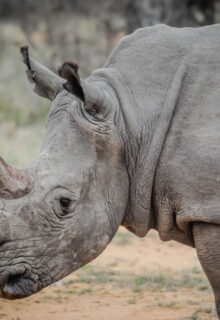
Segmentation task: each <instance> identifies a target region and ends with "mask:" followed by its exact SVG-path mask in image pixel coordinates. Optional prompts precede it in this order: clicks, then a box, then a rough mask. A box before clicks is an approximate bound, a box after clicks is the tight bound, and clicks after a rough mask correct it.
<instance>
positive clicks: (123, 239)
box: [112, 231, 135, 246]
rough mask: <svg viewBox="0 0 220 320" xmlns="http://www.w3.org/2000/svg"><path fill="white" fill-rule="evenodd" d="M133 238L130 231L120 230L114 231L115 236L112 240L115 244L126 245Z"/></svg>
mask: <svg viewBox="0 0 220 320" xmlns="http://www.w3.org/2000/svg"><path fill="white" fill-rule="evenodd" d="M134 238H135V236H134V235H133V234H132V233H130V232H121V231H118V232H117V233H116V236H115V237H114V239H113V240H112V242H113V243H115V244H117V245H121V246H123V245H127V244H129V243H131V241H132V240H133V239H134Z"/></svg>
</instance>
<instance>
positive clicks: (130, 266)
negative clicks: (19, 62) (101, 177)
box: [0, 228, 217, 320]
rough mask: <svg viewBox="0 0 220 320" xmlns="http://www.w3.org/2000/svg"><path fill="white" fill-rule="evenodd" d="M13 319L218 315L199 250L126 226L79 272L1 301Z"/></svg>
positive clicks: (3, 314) (1, 313) (179, 319)
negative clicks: (33, 292) (21, 297)
mask: <svg viewBox="0 0 220 320" xmlns="http://www.w3.org/2000/svg"><path fill="white" fill-rule="evenodd" d="M0 318H1V319H10V320H12V319H13V320H58V319H59V320H60V319H63V320H75V319H76V320H81V319H82V320H83V319H89V320H97V319H98V320H99V319H102V320H113V319H117V320H146V319H149V320H160V319H161V320H162V319H163V320H184V319H192V320H198V319H202V320H205V319H213V320H214V319H217V317H216V314H215V310H214V299H213V296H212V292H211V288H210V286H209V284H208V282H207V280H206V278H205V276H204V274H203V272H202V270H201V267H200V265H199V263H198V260H197V257H196V252H195V250H193V249H191V248H188V247H186V246H183V245H180V244H178V243H176V242H169V243H164V242H161V241H160V240H159V238H158V236H157V234H156V232H154V231H153V232H150V234H149V235H148V236H147V237H146V238H144V239H139V238H137V237H136V236H134V235H132V234H130V233H129V232H128V231H126V230H125V229H122V228H121V229H120V230H119V232H118V234H117V235H116V237H115V239H114V240H113V242H112V243H111V244H110V245H109V246H108V248H107V249H106V250H105V251H104V253H103V254H102V255H101V256H100V257H98V258H97V259H96V260H94V261H93V262H92V263H90V264H89V265H88V266H85V267H83V268H82V269H80V270H78V271H77V272H75V273H74V274H71V275H70V276H68V277H66V278H65V279H63V280H61V281H59V282H58V283H56V284H55V285H52V286H50V287H49V288H46V289H44V290H43V291H41V292H40V293H38V294H36V295H34V296H32V297H30V298H27V299H25V300H19V301H4V300H0Z"/></svg>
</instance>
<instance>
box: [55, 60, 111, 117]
mask: <svg viewBox="0 0 220 320" xmlns="http://www.w3.org/2000/svg"><path fill="white" fill-rule="evenodd" d="M59 75H60V76H61V77H62V78H64V79H66V80H67V81H66V82H65V83H64V85H63V87H64V88H65V89H66V90H67V91H69V92H70V93H72V94H73V95H75V96H76V97H78V98H79V99H80V100H82V101H83V102H84V103H85V109H86V111H88V112H92V114H94V113H103V111H105V110H106V109H107V106H108V107H109V106H110V104H111V102H110V99H109V96H108V94H107V93H106V92H104V91H103V90H101V89H100V88H98V87H97V86H96V85H94V84H93V83H91V81H89V80H84V79H81V78H80V77H79V75H78V65H77V64H76V63H75V62H72V61H70V62H65V63H64V64H63V65H62V66H61V67H60V68H59Z"/></svg>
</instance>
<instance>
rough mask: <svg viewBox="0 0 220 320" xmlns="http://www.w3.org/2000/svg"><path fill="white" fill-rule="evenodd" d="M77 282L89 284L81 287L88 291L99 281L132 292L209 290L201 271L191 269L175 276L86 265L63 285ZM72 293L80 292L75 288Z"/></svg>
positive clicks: (71, 285)
mask: <svg viewBox="0 0 220 320" xmlns="http://www.w3.org/2000/svg"><path fill="white" fill-rule="evenodd" d="M78 283H81V284H88V285H89V286H88V287H86V288H85V289H83V290H85V292H90V290H91V292H92V291H93V289H94V287H95V285H97V284H101V283H109V284H111V286H112V287H116V288H118V287H119V288H126V289H129V290H131V291H133V292H134V293H138V292H143V291H146V290H148V291H149V290H152V291H161V290H163V291H177V290H178V289H179V288H191V289H195V290H207V291H210V286H209V284H208V281H207V279H206V278H205V276H204V275H203V274H202V273H201V272H198V273H196V274H195V273H194V272H193V271H192V270H189V271H188V272H184V273H177V274H175V276H168V275H165V274H162V273H159V274H156V273H148V274H144V275H134V274H132V273H125V272H123V273H122V272H118V271H114V270H112V269H110V268H108V269H107V270H106V269H104V268H103V267H98V266H94V265H88V266H85V267H83V268H82V269H80V270H78V271H77V272H76V273H75V280H72V279H71V280H68V281H64V283H63V285H64V286H65V287H66V288H68V290H70V287H71V288H72V289H73V288H74V285H75V284H76V285H77V284H78ZM201 288H202V289H201ZM74 293H77V294H80V292H78V291H75V290H74ZM83 293H84V291H83ZM81 294H82V293H81Z"/></svg>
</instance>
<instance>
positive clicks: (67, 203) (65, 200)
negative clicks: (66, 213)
mask: <svg viewBox="0 0 220 320" xmlns="http://www.w3.org/2000/svg"><path fill="white" fill-rule="evenodd" d="M70 204H71V200H70V199H69V198H60V205H61V207H63V208H65V209H67V208H69V206H70Z"/></svg>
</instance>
